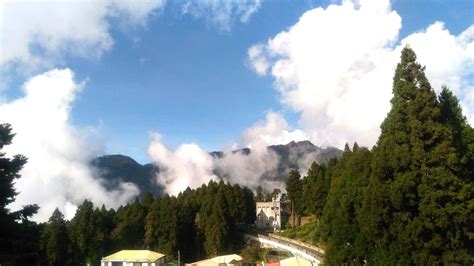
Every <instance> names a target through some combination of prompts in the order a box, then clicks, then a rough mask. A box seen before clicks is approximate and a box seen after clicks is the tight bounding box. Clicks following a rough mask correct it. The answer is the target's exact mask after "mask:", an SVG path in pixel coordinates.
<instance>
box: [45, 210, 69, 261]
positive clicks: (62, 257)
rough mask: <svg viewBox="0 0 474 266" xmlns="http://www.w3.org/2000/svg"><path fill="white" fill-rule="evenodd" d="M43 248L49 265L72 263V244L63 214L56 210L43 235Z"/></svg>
mask: <svg viewBox="0 0 474 266" xmlns="http://www.w3.org/2000/svg"><path fill="white" fill-rule="evenodd" d="M41 248H42V250H44V253H45V254H46V258H47V260H48V263H49V265H67V264H71V263H72V261H71V260H70V258H71V256H70V255H71V253H72V252H73V251H72V250H71V243H70V240H69V236H68V232H67V228H66V221H65V220H64V216H63V214H62V213H61V212H60V211H59V210H58V209H57V208H56V209H55V210H54V212H53V214H52V215H51V217H50V218H49V221H48V222H47V223H46V225H45V226H44V229H43V233H42V234H41Z"/></svg>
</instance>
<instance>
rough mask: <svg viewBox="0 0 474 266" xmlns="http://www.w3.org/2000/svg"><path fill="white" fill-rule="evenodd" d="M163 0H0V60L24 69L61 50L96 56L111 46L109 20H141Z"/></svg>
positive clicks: (51, 61)
mask: <svg viewBox="0 0 474 266" xmlns="http://www.w3.org/2000/svg"><path fill="white" fill-rule="evenodd" d="M164 4H165V2H164V0H146V1H134V0H95V1H92V0H86V1H78V0H66V1H59V0H54V1H12V0H6V1H1V2H0V32H2V34H1V35H0V47H1V48H0V66H2V67H4V68H5V67H17V68H19V69H20V70H24V71H28V70H30V69H31V68H38V67H39V66H43V67H51V66H54V65H55V64H58V63H59V64H60V63H62V61H63V60H64V58H65V57H66V56H76V57H83V58H95V59H98V58H100V57H101V56H102V54H103V53H104V52H106V51H108V50H110V49H111V47H112V45H113V38H112V36H111V34H110V23H111V22H110V21H111V20H112V19H117V20H119V21H123V23H124V25H125V24H128V25H130V26H134V25H144V24H145V22H146V20H147V19H148V17H149V16H150V15H151V14H153V12H155V11H156V10H158V9H160V8H162V7H163V6H164Z"/></svg>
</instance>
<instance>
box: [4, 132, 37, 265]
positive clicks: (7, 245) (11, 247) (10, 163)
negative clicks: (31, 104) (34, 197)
mask: <svg viewBox="0 0 474 266" xmlns="http://www.w3.org/2000/svg"><path fill="white" fill-rule="evenodd" d="M14 136H15V135H14V134H13V133H12V128H11V126H10V125H9V124H0V247H1V248H0V264H19V263H22V262H25V261H26V262H28V261H31V260H33V261H34V260H38V258H37V254H36V253H37V252H38V248H39V247H38V245H37V242H36V241H37V239H36V236H39V235H38V230H37V226H36V224H35V223H32V222H30V221H29V220H28V218H29V217H31V216H32V215H34V214H35V213H36V212H37V211H38V206H36V205H27V206H25V207H23V209H21V210H18V211H15V212H10V210H9V209H8V208H7V206H8V204H10V203H12V202H14V201H15V197H16V195H17V194H18V193H17V192H16V191H15V188H14V183H15V180H16V179H18V178H20V177H21V176H20V170H21V169H22V168H23V166H24V165H25V164H26V162H27V159H26V157H25V156H22V155H15V156H13V158H8V157H6V156H5V153H4V152H2V150H3V148H4V147H5V146H6V145H10V144H11V143H12V140H13V137H14Z"/></svg>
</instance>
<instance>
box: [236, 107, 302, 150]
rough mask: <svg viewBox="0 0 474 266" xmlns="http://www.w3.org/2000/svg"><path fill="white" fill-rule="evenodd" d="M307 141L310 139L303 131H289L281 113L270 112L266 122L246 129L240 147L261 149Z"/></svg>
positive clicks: (266, 116) (267, 114)
mask: <svg viewBox="0 0 474 266" xmlns="http://www.w3.org/2000/svg"><path fill="white" fill-rule="evenodd" d="M306 139H308V137H307V136H306V135H305V133H304V132H303V131H301V130H299V129H295V130H289V126H288V123H287V122H286V120H285V118H284V117H283V116H282V115H281V114H280V113H276V112H273V111H269V112H267V113H266V115H265V121H259V122H256V123H255V124H253V125H252V126H251V127H249V128H247V129H245V131H244V132H243V134H242V136H241V139H240V146H243V147H247V148H251V149H261V148H263V147H267V146H269V145H276V144H286V143H288V142H291V141H301V140H306Z"/></svg>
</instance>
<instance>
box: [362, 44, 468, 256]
mask: <svg viewBox="0 0 474 266" xmlns="http://www.w3.org/2000/svg"><path fill="white" fill-rule="evenodd" d="M391 104H392V109H391V110H390V112H389V113H388V115H387V117H386V119H385V120H384V122H383V123H382V125H381V135H380V137H379V139H378V142H377V145H376V147H375V149H374V156H373V164H372V174H371V179H370V184H369V187H368V189H367V191H366V199H365V201H364V202H365V203H364V210H363V212H364V219H362V220H363V223H361V226H362V229H363V230H362V231H363V234H365V235H366V236H367V237H368V240H369V241H370V245H369V246H370V251H369V255H368V261H369V262H372V263H375V264H395V263H399V264H419V265H431V264H438V263H440V262H442V263H444V264H455V263H460V264H470V263H472V255H469V251H468V247H467V242H468V240H469V239H470V236H469V234H468V232H466V228H469V227H470V224H469V223H471V224H472V217H473V213H472V206H469V202H472V195H473V193H467V194H466V193H463V191H464V190H465V189H470V188H469V187H470V185H469V184H467V183H466V182H465V181H463V179H462V178H460V176H458V175H456V171H455V169H459V168H460V167H461V166H460V160H459V157H458V154H457V152H456V149H455V147H454V145H453V136H452V129H451V128H450V127H449V126H448V125H446V124H445V123H443V119H442V115H441V109H440V104H439V102H438V100H437V97H436V94H435V92H434V90H433V89H432V88H431V86H430V84H429V82H428V80H427V78H426V76H425V74H424V67H422V66H421V65H420V64H419V63H418V62H417V61H416V55H415V53H414V52H413V50H412V49H410V48H409V47H405V48H404V49H403V51H402V55H401V62H400V63H399V64H398V66H397V69H396V72H395V76H394V79H393V98H392V100H391ZM471 191H472V190H471ZM471 254H472V253H471Z"/></svg>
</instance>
